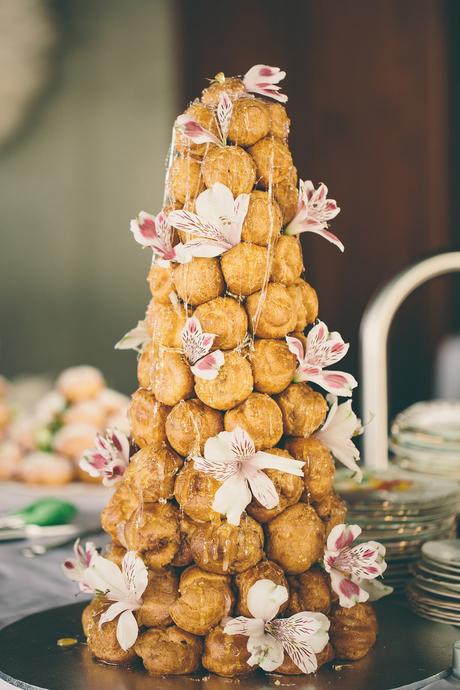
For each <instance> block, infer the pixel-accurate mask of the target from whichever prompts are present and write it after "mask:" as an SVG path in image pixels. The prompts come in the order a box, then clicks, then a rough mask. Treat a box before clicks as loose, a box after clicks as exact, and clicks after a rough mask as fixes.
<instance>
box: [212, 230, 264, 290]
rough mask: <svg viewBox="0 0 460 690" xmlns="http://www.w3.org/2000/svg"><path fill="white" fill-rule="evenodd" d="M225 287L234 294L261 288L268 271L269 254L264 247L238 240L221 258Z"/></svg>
mask: <svg viewBox="0 0 460 690" xmlns="http://www.w3.org/2000/svg"><path fill="white" fill-rule="evenodd" d="M221 267H222V273H223V275H224V280H225V282H226V283H227V289H228V290H229V291H230V292H231V293H232V294H234V295H245V296H246V295H250V294H252V293H253V292H256V291H257V290H261V289H262V287H263V284H264V282H265V281H268V276H269V273H270V256H269V253H268V249H267V248H266V247H260V246H259V245H258V244H251V243H250V242H240V244H237V245H235V246H234V247H232V249H229V251H227V252H225V254H223V255H222V259H221Z"/></svg>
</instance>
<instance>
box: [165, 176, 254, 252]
mask: <svg viewBox="0 0 460 690" xmlns="http://www.w3.org/2000/svg"><path fill="white" fill-rule="evenodd" d="M249 199H250V195H249V194H240V195H239V196H237V197H236V199H234V198H233V194H232V192H231V191H230V189H229V188H228V187H227V186H226V185H224V184H222V183H221V182H215V183H214V184H213V185H212V187H210V188H209V189H206V190H205V191H204V192H201V194H199V195H198V197H197V199H196V202H195V208H196V213H192V212H191V211H183V210H182V211H173V212H172V213H170V214H169V216H168V222H169V223H170V224H171V225H172V226H174V227H175V228H177V229H178V230H183V231H184V232H187V233H189V234H191V235H193V236H194V237H193V239H191V240H190V241H188V242H186V243H185V244H184V245H183V248H182V250H181V251H182V252H183V253H185V254H187V255H188V256H189V257H190V258H191V257H193V256H197V257H214V256H219V255H220V254H223V253H224V252H226V251H228V250H229V249H231V248H232V247H234V246H235V245H237V244H239V243H240V242H241V230H242V227H243V222H244V219H245V217H246V213H247V211H248V206H249Z"/></svg>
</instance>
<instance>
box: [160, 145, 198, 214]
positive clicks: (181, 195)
mask: <svg viewBox="0 0 460 690" xmlns="http://www.w3.org/2000/svg"><path fill="white" fill-rule="evenodd" d="M167 185H168V192H169V196H170V197H171V200H172V201H173V202H177V203H179V204H185V203H186V202H188V201H194V200H195V199H196V197H197V196H198V194H201V192H203V191H204V188H205V185H204V182H203V176H202V169H201V163H200V162H199V161H197V160H195V159H194V158H192V157H191V156H178V157H177V158H175V159H174V160H173V163H172V165H171V168H170V169H169V175H168V181H167Z"/></svg>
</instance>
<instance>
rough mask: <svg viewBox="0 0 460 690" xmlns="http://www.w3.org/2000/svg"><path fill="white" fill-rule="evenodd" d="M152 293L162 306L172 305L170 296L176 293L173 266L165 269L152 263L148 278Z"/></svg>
mask: <svg viewBox="0 0 460 690" xmlns="http://www.w3.org/2000/svg"><path fill="white" fill-rule="evenodd" d="M147 282H148V284H149V288H150V293H151V295H152V297H153V299H154V300H155V302H159V303H160V304H167V305H170V304H171V299H170V294H171V292H174V282H173V271H172V268H171V266H168V267H167V268H163V267H162V266H159V265H158V264H155V263H152V265H151V266H150V270H149V274H148V276H147Z"/></svg>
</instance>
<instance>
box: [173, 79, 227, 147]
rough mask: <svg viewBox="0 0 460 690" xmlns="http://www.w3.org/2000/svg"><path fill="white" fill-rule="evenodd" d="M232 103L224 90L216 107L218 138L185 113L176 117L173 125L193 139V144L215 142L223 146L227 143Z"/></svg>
mask: <svg viewBox="0 0 460 690" xmlns="http://www.w3.org/2000/svg"><path fill="white" fill-rule="evenodd" d="M232 112H233V103H232V102H231V100H230V98H229V96H228V94H227V93H225V91H224V92H223V93H222V94H221V96H220V98H219V103H218V104H217V108H216V120H217V124H218V126H219V133H220V139H219V138H218V137H216V135H215V134H213V133H212V132H210V131H209V130H208V129H206V128H205V127H203V126H202V125H200V123H199V122H197V121H196V120H194V119H193V117H190V115H188V114H187V113H183V114H182V115H179V117H178V118H177V119H176V122H175V127H176V129H178V130H179V131H180V132H181V133H182V134H183V135H184V136H185V137H187V139H190V141H193V143H194V144H216V145H217V146H225V145H226V143H227V135H228V130H229V127H230V120H231V119H232Z"/></svg>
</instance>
